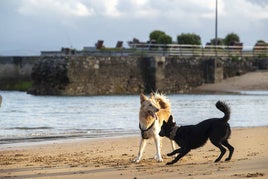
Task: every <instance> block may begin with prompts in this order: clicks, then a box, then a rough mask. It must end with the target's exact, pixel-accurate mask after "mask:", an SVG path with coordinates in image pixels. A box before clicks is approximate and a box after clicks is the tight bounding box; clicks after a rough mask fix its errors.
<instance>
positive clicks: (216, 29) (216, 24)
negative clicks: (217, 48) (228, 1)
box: [215, 0, 218, 45]
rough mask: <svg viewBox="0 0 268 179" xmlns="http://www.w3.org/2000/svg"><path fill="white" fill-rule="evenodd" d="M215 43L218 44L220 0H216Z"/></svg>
mask: <svg viewBox="0 0 268 179" xmlns="http://www.w3.org/2000/svg"><path fill="white" fill-rule="evenodd" d="M215 45H218V0H216V13H215Z"/></svg>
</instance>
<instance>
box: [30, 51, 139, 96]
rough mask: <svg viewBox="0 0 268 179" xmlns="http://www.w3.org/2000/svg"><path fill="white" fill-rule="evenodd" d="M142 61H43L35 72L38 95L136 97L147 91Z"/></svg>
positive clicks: (77, 58)
mask: <svg viewBox="0 0 268 179" xmlns="http://www.w3.org/2000/svg"><path fill="white" fill-rule="evenodd" d="M141 61H142V59H141V58H139V57H90V56H72V57H54V58H53V57H43V58H41V59H40V60H39V63H37V64H36V65H35V66H34V68H33V73H32V79H33V81H34V83H33V87H32V88H31V89H29V91H28V92H29V93H31V94H37V95H107V94H137V93H139V92H141V91H142V90H143V89H144V84H143V83H144V80H143V76H142V72H141Z"/></svg>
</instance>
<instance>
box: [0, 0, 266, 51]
mask: <svg viewBox="0 0 268 179" xmlns="http://www.w3.org/2000/svg"><path fill="white" fill-rule="evenodd" d="M215 4H216V0H0V23H1V25H0V55H16V54H27V55H29V54H39V53H40V51H44V50H59V49H60V48H61V47H72V48H76V49H78V50H81V49H82V48H83V47H84V46H94V44H95V42H96V41H97V40H104V45H105V46H106V47H114V46H115V44H116V42H117V41H118V40H122V41H123V42H124V46H125V47H128V45H127V41H129V40H132V39H133V38H134V37H135V38H138V39H139V40H140V41H147V40H148V39H149V34H150V32H152V31H153V30H162V31H164V32H165V33H166V34H168V35H170V36H171V37H172V39H173V41H176V39H177V36H178V35H180V34H181V33H196V34H198V35H200V37H201V40H202V44H205V43H206V42H208V41H210V39H212V38H214V36H215V6H216V5H215ZM231 32H234V33H236V34H238V35H239V37H240V41H241V42H243V43H244V46H253V45H254V44H255V43H256V41H257V40H260V39H261V40H265V41H266V42H268V0H218V37H222V38H224V37H225V36H226V35H227V34H228V33H231Z"/></svg>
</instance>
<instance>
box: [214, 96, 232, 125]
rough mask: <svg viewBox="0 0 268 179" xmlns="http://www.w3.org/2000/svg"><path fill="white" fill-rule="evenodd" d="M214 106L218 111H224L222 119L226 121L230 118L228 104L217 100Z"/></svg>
mask: <svg viewBox="0 0 268 179" xmlns="http://www.w3.org/2000/svg"><path fill="white" fill-rule="evenodd" d="M216 107H217V108H218V109H219V110H220V111H222V112H223V113H224V116H223V118H222V119H223V120H224V121H225V122H227V121H228V120H229V119H230V114H231V110H230V108H229V106H228V105H227V104H226V103H224V102H222V101H218V102H217V103H216Z"/></svg>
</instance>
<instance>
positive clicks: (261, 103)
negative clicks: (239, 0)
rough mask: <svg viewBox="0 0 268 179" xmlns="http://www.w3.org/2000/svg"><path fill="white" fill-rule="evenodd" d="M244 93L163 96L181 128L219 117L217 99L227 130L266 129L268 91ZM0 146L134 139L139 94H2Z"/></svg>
mask: <svg viewBox="0 0 268 179" xmlns="http://www.w3.org/2000/svg"><path fill="white" fill-rule="evenodd" d="M241 94H242V95H235V94H228V95H207V94H206V95H201V94H198V95H193V94H188V95H185V94H178V95H167V97H168V98H169V100H170V102H171V105H172V108H171V110H172V114H173V116H174V119H175V121H176V122H177V123H178V124H180V125H188V124H196V123H198V122H200V121H202V120H205V119H208V118H212V117H222V116H223V113H222V112H220V111H219V110H218V109H216V107H215V103H216V102H217V101H218V100H222V101H225V102H226V103H227V104H229V105H230V107H231V119H230V121H229V123H230V125H231V127H257V126H268V117H267V113H268V91H261V92H260V91H257V92H252V91H251V92H249V91H245V92H242V93H241ZM0 95H1V96H2V106H1V108H0V144H7V143H8V144H10V143H17V142H20V143H21V142H22V143H23V142H32V141H47V140H56V139H72V138H98V137H111V136H127V135H138V134H139V127H138V126H139V124H138V115H139V108H140V98H139V95H122V96H86V97H84V96H83V97H82V96H79V97H69V96H68V97H67V96H33V95H29V94H26V93H25V92H13V91H12V92H7V91H0Z"/></svg>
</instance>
